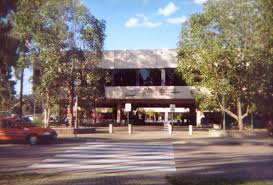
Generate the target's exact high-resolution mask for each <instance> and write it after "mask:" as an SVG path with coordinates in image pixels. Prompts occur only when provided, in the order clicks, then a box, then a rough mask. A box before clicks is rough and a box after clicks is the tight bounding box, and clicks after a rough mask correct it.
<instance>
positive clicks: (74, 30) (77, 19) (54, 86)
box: [14, 0, 105, 110]
mask: <svg viewBox="0 0 273 185" xmlns="http://www.w3.org/2000/svg"><path fill="white" fill-rule="evenodd" d="M14 20H15V23H16V27H17V28H18V29H17V33H18V37H19V38H26V39H27V40H28V49H29V50H30V53H31V54H30V55H28V56H29V59H30V60H31V61H32V63H33V66H34V70H35V71H36V72H37V71H39V72H38V74H39V77H34V81H33V82H34V84H33V87H34V88H33V90H34V93H35V96H36V98H37V99H40V100H41V101H43V102H44V105H45V108H46V109H48V110H49V109H50V108H52V107H53V106H54V104H56V103H59V102H61V101H66V103H67V104H70V106H71V107H72V104H73V98H74V96H75V86H74V84H73V82H74V80H75V79H76V78H79V79H81V80H82V85H81V87H80V88H79V89H78V90H77V91H78V93H80V94H81V98H82V99H83V102H94V101H95V100H96V97H98V96H99V95H100V94H101V93H99V91H100V90H101V86H102V83H100V81H101V80H103V73H102V72H101V71H99V70H98V69H97V66H98V63H99V62H100V60H101V58H102V49H103V42H104V37H105V34H104V30H105V24H104V21H100V20H97V19H96V18H95V17H94V16H92V15H91V14H90V12H89V11H88V9H87V8H86V7H84V5H83V4H82V3H80V2H79V1H78V0H69V1H67V0H60V1H55V0H41V1H35V0H22V1H20V2H19V4H18V11H17V13H16V14H15V15H14ZM99 86H100V87H99ZM68 100H69V101H68ZM80 102H81V101H80Z"/></svg>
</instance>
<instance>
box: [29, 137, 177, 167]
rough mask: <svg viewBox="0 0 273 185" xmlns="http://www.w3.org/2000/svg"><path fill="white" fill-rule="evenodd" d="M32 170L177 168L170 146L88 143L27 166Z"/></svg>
mask: <svg viewBox="0 0 273 185" xmlns="http://www.w3.org/2000/svg"><path fill="white" fill-rule="evenodd" d="M30 168H32V169H58V170H63V171H67V170H92V171H102V172H103V171H122V170H126V171H150V172H152V171H155V172H164V171H165V172H172V171H176V168H175V162H174V154H173V146H172V145H167V144H164V143H158V142H155V143H152V142H149V143H124V142H123V143H111V142H108V143H107V142H87V143H84V144H82V145H80V146H77V147H73V148H70V149H68V150H66V151H64V152H63V153H62V154H57V155H55V156H54V157H53V158H52V159H45V160H43V161H42V162H41V163H38V164H33V165H31V166H30Z"/></svg>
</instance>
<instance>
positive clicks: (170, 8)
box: [157, 2, 178, 16]
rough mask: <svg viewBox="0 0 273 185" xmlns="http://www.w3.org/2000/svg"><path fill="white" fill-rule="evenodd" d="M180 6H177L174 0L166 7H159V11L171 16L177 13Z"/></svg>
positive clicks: (160, 13)
mask: <svg viewBox="0 0 273 185" xmlns="http://www.w3.org/2000/svg"><path fill="white" fill-rule="evenodd" d="M177 10H178V8H177V7H176V6H175V4H174V3H173V2H169V3H168V4H167V5H166V6H165V7H163V8H159V9H158V11H157V13H158V14H159V15H163V16H170V15H172V14H173V13H175V12H176V11H177Z"/></svg>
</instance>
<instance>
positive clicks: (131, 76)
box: [113, 69, 136, 86]
mask: <svg viewBox="0 0 273 185" xmlns="http://www.w3.org/2000/svg"><path fill="white" fill-rule="evenodd" d="M113 73H114V75H113V76H114V83H113V85H114V86H135V85H136V70H135V69H116V70H114V71H113Z"/></svg>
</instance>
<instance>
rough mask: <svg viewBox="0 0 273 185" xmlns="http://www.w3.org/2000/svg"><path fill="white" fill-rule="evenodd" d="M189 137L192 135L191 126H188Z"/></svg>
mask: <svg viewBox="0 0 273 185" xmlns="http://www.w3.org/2000/svg"><path fill="white" fill-rule="evenodd" d="M189 135H192V125H189Z"/></svg>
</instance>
